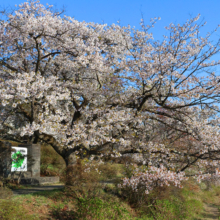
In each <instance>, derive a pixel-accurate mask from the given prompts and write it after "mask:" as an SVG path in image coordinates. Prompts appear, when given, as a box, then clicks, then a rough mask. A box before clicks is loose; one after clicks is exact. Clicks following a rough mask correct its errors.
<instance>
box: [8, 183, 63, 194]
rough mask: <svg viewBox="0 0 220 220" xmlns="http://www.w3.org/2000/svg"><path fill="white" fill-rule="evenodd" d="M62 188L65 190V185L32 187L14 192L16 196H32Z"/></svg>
mask: <svg viewBox="0 0 220 220" xmlns="http://www.w3.org/2000/svg"><path fill="white" fill-rule="evenodd" d="M62 188H64V185H51V186H30V187H28V188H26V189H14V190H12V191H13V194H14V195H24V194H31V193H36V192H43V191H48V190H54V189H62Z"/></svg>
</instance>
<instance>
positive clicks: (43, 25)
mask: <svg viewBox="0 0 220 220" xmlns="http://www.w3.org/2000/svg"><path fill="white" fill-rule="evenodd" d="M198 19H199V16H198V17H196V18H193V19H190V20H188V21H186V23H184V24H183V25H179V24H178V25H174V24H170V25H169V26H168V27H167V28H166V29H167V33H168V34H167V36H164V39H163V40H162V41H155V40H154V39H153V35H152V34H151V33H150V32H149V30H150V28H151V27H152V26H153V25H154V23H155V22H156V20H157V19H154V20H152V21H151V25H149V26H145V25H144V24H143V22H142V23H141V25H142V29H141V30H136V29H132V28H130V27H129V26H128V27H121V26H119V25H115V24H113V25H111V26H107V25H101V24H95V23H86V22H79V21H77V20H75V19H73V18H72V17H68V16H61V15H60V14H59V13H56V12H53V10H52V8H51V7H48V8H46V7H45V6H43V5H41V4H40V3H39V2H38V1H36V2H34V1H29V2H25V3H23V4H21V5H20V6H19V7H18V9H17V10H15V11H14V12H13V13H11V14H8V15H7V19H4V20H2V21H1V24H0V80H1V81H0V101H1V106H2V112H1V123H2V134H1V136H2V137H6V136H7V137H9V136H10V135H11V137H14V138H16V139H19V140H23V141H25V140H28V141H29V142H31V143H38V142H46V143H48V144H51V145H52V146H53V148H54V149H55V150H56V151H57V152H58V153H59V154H60V155H61V156H62V157H63V158H64V159H65V161H66V164H67V165H70V164H74V163H75V161H76V152H79V150H80V149H82V150H83V152H84V156H90V155H100V154H103V155H104V157H105V155H106V156H107V154H108V156H109V154H110V155H116V154H117V155H119V156H121V155H122V156H123V155H126V154H128V153H132V154H134V153H138V155H139V156H140V155H141V154H142V155H143V157H140V158H142V159H141V160H142V162H144V163H145V165H146V166H147V167H149V166H152V167H155V168H152V170H156V171H157V173H158V175H160V173H163V175H165V173H166V174H167V175H168V176H167V178H164V179H165V180H166V181H167V179H169V178H168V177H169V175H171V173H172V172H174V173H177V174H178V173H181V172H182V171H185V170H186V169H188V168H190V167H192V166H196V167H197V170H198V173H197V174H198V175H200V174H201V177H203V176H204V175H206V174H207V169H204V167H208V166H210V167H213V168H215V167H217V166H218V161H219V159H220V154H219V153H220V143H219V142H220V139H219V118H218V112H219V108H218V103H219V101H220V100H219V92H220V87H219V82H220V77H219V75H218V74H217V72H215V71H214V70H215V69H214V68H213V67H217V66H218V65H219V64H220V62H219V61H210V58H212V57H215V55H216V54H218V53H219V49H220V42H219V41H217V42H216V43H215V44H213V43H212V44H211V43H210V37H211V35H212V34H207V35H206V36H205V37H202V36H200V33H199V30H200V29H201V28H202V27H203V26H204V25H205V24H204V23H198V22H197V20H198ZM217 30H218V29H216V30H215V31H217ZM216 70H217V69H216ZM160 165H161V166H162V168H161V169H162V171H161V172H159V171H158V169H157V168H156V167H160ZM164 169H166V170H167V172H165V171H164ZM171 170H172V172H171ZM168 171H169V172H168ZM174 173H172V175H171V176H172V178H174V177H176V176H177V177H178V175H176V174H174ZM217 173H218V172H217ZM138 176H140V175H138ZM145 177H146V175H145ZM147 177H148V176H147ZM179 177H180V178H181V179H182V174H181V175H179ZM138 178H139V177H138ZM172 178H171V179H172ZM152 179H153V177H152ZM177 179H178V178H177ZM127 183H128V182H127Z"/></svg>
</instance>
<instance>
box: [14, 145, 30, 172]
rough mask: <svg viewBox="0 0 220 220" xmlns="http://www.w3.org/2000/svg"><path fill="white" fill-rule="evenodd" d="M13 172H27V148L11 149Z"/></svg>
mask: <svg viewBox="0 0 220 220" xmlns="http://www.w3.org/2000/svg"><path fill="white" fill-rule="evenodd" d="M11 160H12V164H11V172H14V171H27V148H24V147H11Z"/></svg>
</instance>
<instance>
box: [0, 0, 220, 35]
mask: <svg viewBox="0 0 220 220" xmlns="http://www.w3.org/2000/svg"><path fill="white" fill-rule="evenodd" d="M22 2H24V1H23V0H0V7H1V8H7V7H14V5H15V4H17V5H18V4H20V3H22ZM41 3H42V4H46V3H48V4H50V5H54V6H56V8H57V9H60V8H62V7H63V6H64V7H65V8H66V14H67V15H69V16H73V17H74V18H75V19H77V20H79V21H83V20H84V21H86V22H90V21H92V22H97V23H103V22H104V23H107V24H112V23H116V22H117V21H118V20H120V23H121V25H128V24H130V25H131V26H135V27H137V28H138V27H139V23H140V19H141V17H142V14H143V17H144V19H145V23H148V21H149V20H150V18H154V17H161V21H159V22H158V23H157V25H156V26H155V29H154V31H153V33H154V34H155V37H156V38H160V36H162V35H163V34H164V33H165V31H164V27H165V26H166V25H168V24H169V23H171V22H173V23H180V24H181V23H183V22H184V21H186V20H187V19H189V18H190V16H193V17H195V16H196V15H197V14H198V13H200V14H201V17H202V18H204V20H205V21H207V25H206V27H205V28H204V32H207V31H212V30H213V29H214V28H215V27H216V26H217V25H218V24H220V0H41ZM219 36H220V34H219Z"/></svg>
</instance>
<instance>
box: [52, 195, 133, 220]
mask: <svg viewBox="0 0 220 220" xmlns="http://www.w3.org/2000/svg"><path fill="white" fill-rule="evenodd" d="M52 215H53V217H55V218H56V219H60V220H61V219H69V220H71V219H97V220H98V219H99V220H102V219H103V220H106V219H133V218H131V216H130V213H129V212H128V210H127V209H126V208H125V207H123V206H122V205H121V204H120V202H119V201H104V200H102V199H101V198H98V197H95V198H85V197H84V198H79V199H78V204H77V210H75V211H73V210H69V209H68V208H65V206H64V207H63V206H58V207H53V209H52Z"/></svg>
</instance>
